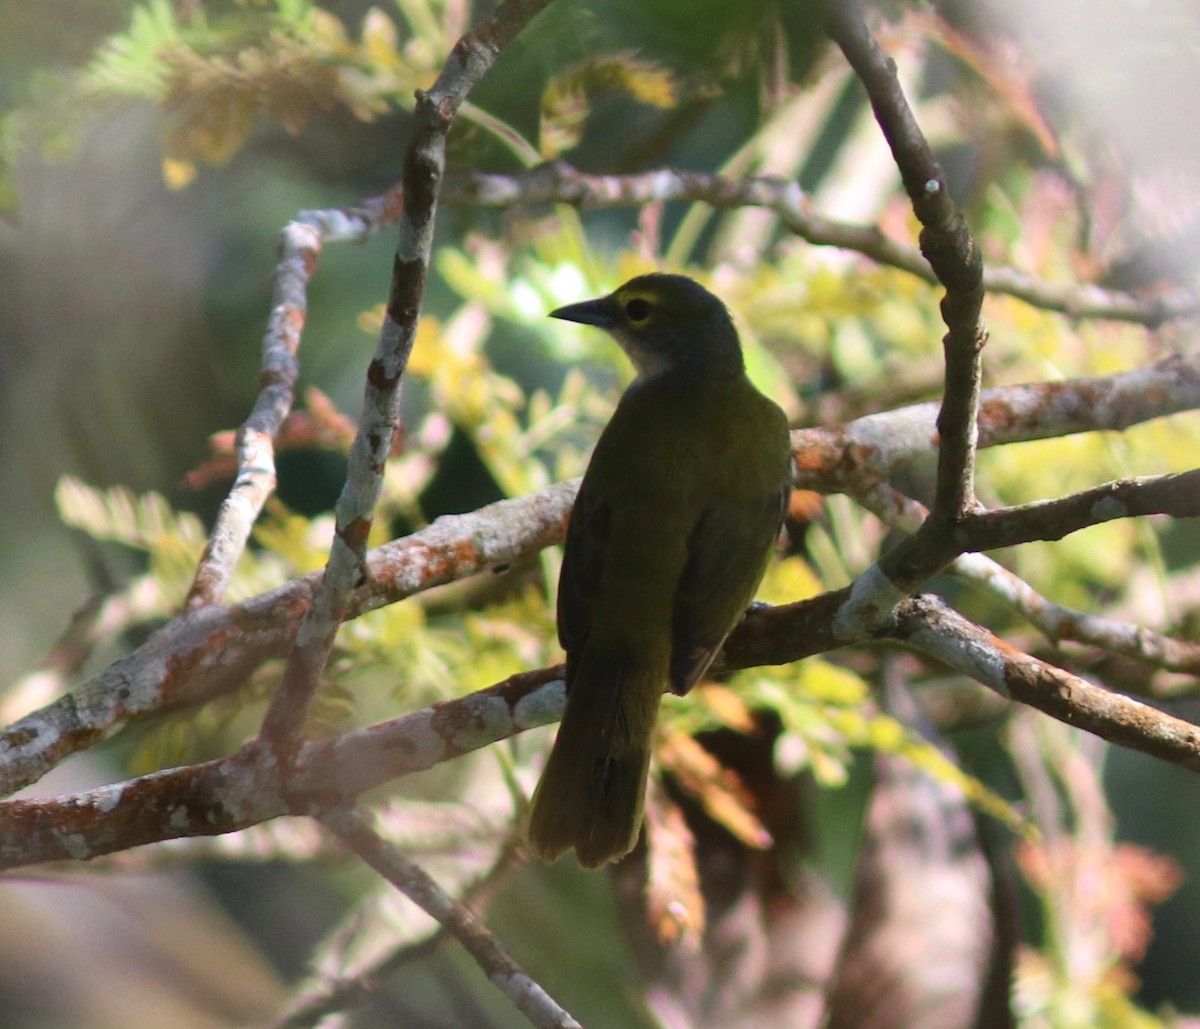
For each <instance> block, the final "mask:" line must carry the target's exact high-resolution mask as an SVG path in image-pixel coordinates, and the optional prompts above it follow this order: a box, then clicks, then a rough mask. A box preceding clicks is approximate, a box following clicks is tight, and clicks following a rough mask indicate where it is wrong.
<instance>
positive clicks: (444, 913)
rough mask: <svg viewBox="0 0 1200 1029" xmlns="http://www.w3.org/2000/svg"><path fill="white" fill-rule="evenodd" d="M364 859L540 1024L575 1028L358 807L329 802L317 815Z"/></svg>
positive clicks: (548, 1028) (459, 905)
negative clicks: (329, 806) (342, 806)
mask: <svg viewBox="0 0 1200 1029" xmlns="http://www.w3.org/2000/svg"><path fill="white" fill-rule="evenodd" d="M318 818H319V819H320V821H321V823H322V824H323V825H324V826H325V827H326V828H327V829H329V830H330V832H332V833H334V834H335V835H336V836H337V837H338V839H340V840H341V841H342V842H343V843H344V844H345V845H346V846H347V847H349V848H350V849H351V850H353V851H354V853H356V854H357V855H358V856H359V857H360V858H362V860H363V861H364V862H366V864H368V865H370V866H371V868H373V869H374V870H375V871H376V872H378V873H379V874H380V875H382V876H383V877H384V878H385V879H387V881H388V882H390V883H391V884H392V885H393V886H395V887H396V889H398V890H399V891H400V892H401V893H403V894H404V895H405V896H406V897H408V898H409V900H411V901H412V902H413V903H414V904H416V905H417V906H418V907H420V908H421V910H422V911H425V912H427V913H428V914H429V915H431V916H432V917H433V918H434V919H436V920H437V922H438V923H439V924H441V925H443V926H445V928H446V929H447V930H448V931H449V932H450V933H451V935H453V936H454V938H455V939H456V940H458V942H459V943H461V944H462V945H463V947H464V948H466V951H467V953H468V954H470V955H471V957H473V958H474V959H475V961H476V963H477V964H478V965H479V967H480V968H481V969H483V972H484V974H485V975H486V976H487V977H488V980H489V981H490V982H491V983H492V985H493V986H495V987H496V988H497V989H498V990H500V991H501V992H502V993H503V994H504V995H505V996H506V997H507V998H508V999H509V1000H511V1001H512V1002H513V1004H514V1005H515V1006H516V1008H517V1010H518V1011H520V1012H521V1013H522V1014H523V1015H524V1016H525V1017H526V1018H528V1019H529V1021H530V1022H531V1023H532V1024H533V1025H535V1026H539V1027H541V1029H579V1022H577V1021H576V1020H575V1019H574V1018H573V1017H572V1016H571V1015H570V1014H569V1013H568V1012H567V1011H566V1010H565V1009H564V1008H563V1007H561V1006H560V1005H559V1004H558V1003H557V1002H556V1001H555V1000H554V998H553V997H551V996H550V994H548V993H547V992H546V991H545V989H543V987H542V986H541V985H540V984H539V983H538V982H536V981H535V980H534V979H532V978H531V977H530V976H529V974H528V973H527V972H526V971H525V970H524V969H523V968H521V966H520V965H518V964H517V962H516V960H515V959H514V958H513V957H512V955H511V954H509V952H508V950H507V949H506V948H505V946H504V945H503V944H502V943H501V942H500V941H499V939H497V938H496V937H495V936H494V935H493V934H492V933H491V932H490V931H489V930H488V928H487V926H485V925H484V924H483V923H482V922H481V921H480V920H479V919H478V918H476V917H475V915H474V914H473V913H472V912H471V911H470V909H469V908H467V906H466V905H465V904H462V903H460V902H459V901H457V900H455V899H454V898H453V897H452V896H450V894H448V893H447V892H446V891H445V890H443V889H442V888H441V887H440V886H439V885H438V884H437V882H436V881H435V880H434V879H433V878H432V877H431V876H430V875H429V874H428V873H427V872H426V871H425V870H424V869H423V868H421V867H420V865H418V864H416V863H415V862H413V861H411V860H410V859H409V858H408V857H407V856H405V855H404V854H402V853H401V852H400V851H399V850H398V849H397V848H396V847H394V846H392V844H390V843H388V841H387V840H385V839H383V837H381V836H380V835H379V834H378V833H376V832H375V830H374V829H372V828H371V826H370V825H369V824H368V823H367V821H366V819H364V818H363V817H362V815H360V814H359V813H358V812H357V811H353V810H351V809H348V808H334V809H332V810H329V811H325V812H323V813H321V814H320V815H318Z"/></svg>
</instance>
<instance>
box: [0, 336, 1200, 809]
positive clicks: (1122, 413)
mask: <svg viewBox="0 0 1200 1029" xmlns="http://www.w3.org/2000/svg"><path fill="white" fill-rule="evenodd" d="M1197 407H1200V355H1177V356H1173V357H1170V358H1167V359H1165V360H1163V361H1159V362H1157V363H1155V364H1153V365H1150V366H1148V367H1146V368H1138V369H1134V370H1132V371H1127V372H1120V373H1117V374H1114V375H1106V376H1095V377H1088V378H1080V379H1074V380H1068V381H1065V382H1057V383H1038V384H1032V385H1024V386H1005V387H1000V388H997V389H992V390H987V391H985V392H984V393H983V395H982V398H981V407H980V419H979V430H980V439H979V445H980V446H984V447H987V446H998V445H1001V444H1005V443H1014V442H1021V441H1025V440H1033V439H1045V438H1048V437H1054V436H1064V435H1068V434H1071V433H1078V432H1088V431H1094V430H1102V429H1107V430H1120V429H1125V428H1128V427H1129V426H1131V425H1134V424H1138V423H1140V422H1144V421H1148V420H1150V419H1153V418H1160V417H1164V416H1167V415H1171V414H1177V413H1179V412H1181V411H1186V410H1194V409H1196V408H1197ZM936 417H937V405H935V404H917V405H914V406H912V407H906V408H899V409H896V410H894V411H887V412H883V413H880V414H875V415H868V416H867V417H864V418H860V419H858V420H856V421H854V422H851V423H849V424H848V425H845V426H833V427H829V428H810V429H799V430H796V431H794V432H793V433H792V443H793V447H794V459H793V470H794V482H795V485H796V486H797V487H799V488H802V489H812V490H817V491H819V492H823V493H837V492H847V493H850V494H851V495H854V496H858V497H861V496H863V495H864V493H865V491H867V490H869V489H871V488H872V487H874V486H875V485H876V484H877V483H879V482H880V481H881V480H882V479H884V478H886V477H887V476H888V475H891V474H892V473H893V472H895V471H897V470H899V469H900V468H903V467H904V466H905V465H906V464H907V463H909V462H910V461H912V460H913V459H915V458H918V457H923V456H926V455H928V454H929V453H930V450H931V448H932V446H933V441H934V438H935V437H934V434H935V432H936V428H935V419H936ZM577 485H578V483H577V482H574V481H573V482H567V483H559V484H557V485H555V486H551V487H548V488H547V489H545V490H542V491H540V492H538V493H535V494H530V495H529V496H525V497H520V498H517V499H514V500H505V501H500V502H499V503H497V504H493V505H490V506H488V507H484V508H481V509H479V510H478V511H475V512H472V513H471V514H466V515H457V516H453V517H447V518H441V519H438V521H436V522H435V523H434V524H433V525H431V526H430V527H429V528H427V529H423V530H421V531H419V532H416V533H414V534H413V535H411V536H408V537H405V538H404V539H401V540H396V541H394V542H392V543H389V544H386V545H385V546H383V547H380V548H378V550H376V551H373V552H372V553H371V554H370V555H368V564H367V573H368V574H367V576H366V579H365V581H364V582H363V584H362V585H361V586H359V587H358V588H357V589H356V590H355V592H354V594H353V595H352V597H351V601H350V603H349V605H348V607H347V609H346V617H347V618H352V617H357V616H358V615H360V614H362V613H363V612H365V611H369V610H372V609H373V608H376V607H380V606H382V605H384V604H388V603H394V602H396V601H398V600H401V599H403V598H404V597H407V596H411V595H412V594H414V593H417V592H419V591H421V590H424V589H428V588H429V587H431V586H435V585H439V584H441V583H445V582H451V581H454V580H456V579H460V578H463V577H465V576H467V575H473V574H475V573H477V572H480V571H483V570H485V569H487V568H492V567H495V566H497V565H501V564H506V563H509V562H511V561H515V560H520V559H521V558H524V557H529V556H530V555H532V554H535V553H537V552H538V551H539V550H540V549H542V548H543V547H546V546H550V545H552V544H554V543H557V542H560V541H561V540H562V537H563V532H564V529H565V525H566V519H567V516H568V514H569V513H570V510H571V504H572V503H573V501H574V497H575V489H576V488H577ZM953 556H954V555H953V553H951V554H950V557H953ZM316 580H317V575H309V576H305V577H303V578H300V579H297V580H294V581H293V582H290V583H287V584H285V585H283V586H281V587H279V588H277V589H275V590H271V591H270V592H268V593H264V594H262V595H260V596H258V597H253V598H251V599H249V600H247V601H244V602H242V603H240V604H234V605H230V606H229V607H227V608H226V607H218V606H215V605H211V606H209V607H204V608H199V609H197V610H194V611H189V612H187V613H185V614H183V615H181V616H180V617H178V618H176V619H174V620H172V621H171V622H169V623H168V624H167V625H166V626H164V627H163V628H162V629H160V630H159V631H158V632H156V633H155V634H154V635H153V636H151V637H150V639H149V640H147V641H146V642H145V643H144V644H142V646H141V647H139V648H138V649H137V650H136V651H134V652H133V653H132V654H130V655H128V656H126V657H124V658H122V659H121V660H120V661H117V662H116V663H115V664H113V665H112V666H110V667H109V668H106V669H104V670H103V671H101V672H99V673H97V674H96V675H94V676H92V677H91V678H90V679H88V680H87V681H86V682H84V683H82V684H81V685H80V686H78V687H76V688H75V689H74V690H73V691H72V692H71V693H70V694H68V695H66V696H64V697H62V698H60V699H58V700H56V701H54V702H52V703H51V704H49V705H47V706H46V707H44V708H42V709H41V710H39V711H36V712H34V713H33V714H31V715H28V716H26V717H25V718H22V719H21V720H20V721H18V722H16V723H14V724H13V725H11V726H9V727H8V728H7V729H6V730H4V731H3V732H0V795H4V796H7V795H9V794H11V793H13V792H15V791H16V790H18V789H20V788H22V787H23V786H27V785H29V784H30V783H32V782H36V781H37V780H38V779H40V778H41V777H42V776H43V775H45V773H46V772H47V771H49V770H50V769H51V768H53V767H54V766H55V765H56V764H57V763H58V762H60V761H62V760H63V759H64V758H66V757H68V756H69V755H71V754H73V753H75V752H77V751H79V750H82V749H85V748H86V747H89V746H91V745H92V744H93V743H95V742H96V741H97V740H99V739H101V738H105V737H108V736H110V735H112V734H113V733H114V732H116V731H117V730H118V729H120V728H121V727H122V726H123V725H125V724H127V723H129V722H131V721H136V720H138V719H140V718H143V717H146V716H148V715H151V714H154V713H156V712H160V711H163V710H167V709H170V708H173V707H181V706H186V705H190V704H197V703H201V702H202V701H204V700H208V699H211V698H212V697H215V696H218V695H219V694H221V693H223V692H227V691H228V690H231V689H234V688H236V687H238V686H239V685H241V684H242V683H244V682H245V681H246V679H247V678H248V677H249V675H250V674H251V673H252V672H253V671H254V669H255V668H257V667H258V666H259V665H261V664H262V663H263V662H264V661H266V660H268V659H270V658H273V657H280V656H282V655H283V654H285V653H286V652H287V647H288V646H289V645H290V643H291V640H292V638H293V636H294V634H295V631H296V626H297V624H298V622H299V620H300V618H301V617H302V616H303V614H304V612H305V611H306V610H307V608H308V605H309V603H310V601H311V597H312V591H313V589H314V586H315V583H316ZM918 585H919V583H918ZM817 621H819V619H816V618H815V617H814V619H813V620H812V622H808V621H806V622H805V623H804V624H805V625H807V626H808V627H809V628H810V629H812V630H813V631H816V630H817V626H816V624H815V623H816V622H817ZM825 632H826V635H825V636H817V637H813V639H814V640H816V639H826V642H827V643H828V644H829V646H835V645H836V643H835V642H833V639H832V636H831V635H829V632H828V626H826V630H825ZM731 642H732V641H731ZM824 649H828V647H826V648H824ZM819 652H820V650H819V649H818V650H811V651H808V653H819Z"/></svg>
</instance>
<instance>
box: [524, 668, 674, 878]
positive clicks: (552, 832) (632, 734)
mask: <svg viewBox="0 0 1200 1029" xmlns="http://www.w3.org/2000/svg"><path fill="white" fill-rule="evenodd" d="M571 671H572V674H571V676H570V678H569V681H568V692H567V707H566V710H565V711H564V713H563V719H562V724H561V725H560V726H559V729H558V737H557V739H555V741H554V748H553V749H552V750H551V751H550V757H549V758H548V759H547V761H546V768H545V770H544V771H543V772H542V779H541V782H539V783H538V787H537V790H536V791H535V792H534V795H533V808H532V811H531V812H530V816H529V827H528V840H529V846H530V848H531V849H532V850H533V852H534V853H535V854H537V855H538V856H539V857H541V858H542V859H543V860H545V861H554V860H557V859H558V858H559V857H561V856H562V855H563V854H565V853H566V852H567V851H569V850H571V849H572V848H573V849H574V850H575V854H576V857H578V859H579V863H580V864H581V865H584V866H585V867H587V868H596V867H598V866H600V865H603V864H605V863H607V862H609V861H616V860H617V859H618V858H621V857H624V856H625V855H626V854H628V853H629V852H630V851H631V850H632V849H633V847H634V844H635V843H637V838H638V831H639V830H640V829H641V825H642V803H643V801H644V799H645V794H646V773H647V770H648V769H649V766H650V749H651V746H652V743H653V737H654V724H655V721H656V719H657V718H658V703H659V700H660V699H661V697H662V683H663V679H664V677H665V673H661V674H660V673H658V672H656V671H655V670H654V669H650V670H646V669H645V667H644V663H641V662H634V661H632V660H630V659H629V658H628V657H617V658H607V657H601V658H596V657H592V656H591V655H589V654H588V653H587V652H586V650H585V652H584V653H583V654H582V655H580V660H579V663H578V665H577V666H576V667H575V668H573V669H572V670H571Z"/></svg>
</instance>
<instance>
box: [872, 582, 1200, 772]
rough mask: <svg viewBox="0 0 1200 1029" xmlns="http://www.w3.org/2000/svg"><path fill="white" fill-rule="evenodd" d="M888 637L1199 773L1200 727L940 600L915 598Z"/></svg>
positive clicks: (1024, 701)
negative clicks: (1035, 654)
mask: <svg viewBox="0 0 1200 1029" xmlns="http://www.w3.org/2000/svg"><path fill="white" fill-rule="evenodd" d="M896 616H897V617H896V623H895V625H894V626H893V627H891V628H890V629H888V630H887V631H886V632H885V633H883V635H886V636H889V637H891V638H893V639H897V640H902V641H904V642H905V643H907V644H909V645H910V646H912V647H915V648H916V649H917V650H920V651H922V652H923V653H925V654H928V655H929V656H930V657H935V658H937V659H938V660H939V661H941V662H943V663H944V664H947V665H949V666H950V667H951V668H954V669H956V670H957V671H959V672H962V673H963V674H964V675H968V676H970V677H971V678H972V679H975V680H977V681H978V682H981V683H983V684H984V685H985V686H988V687H990V688H991V689H993V690H995V691H996V692H998V693H999V694H1000V695H1001V696H1003V697H1006V698H1010V699H1012V700H1017V701H1020V702H1021V703H1022V704H1026V705H1028V706H1029V707H1033V708H1037V709H1038V710H1039V711H1042V712H1044V713H1045V714H1048V715H1050V716H1051V717H1053V718H1057V719H1058V720H1059V721H1060V722H1066V723H1067V724H1068V725H1073V726H1076V727H1078V728H1080V729H1086V730H1087V731H1088V732H1090V733H1094V734H1095V735H1096V736H1100V737H1101V738H1103V739H1106V740H1108V741H1109V742H1110V743H1116V744H1119V745H1120V746H1123V747H1128V748H1130V749H1131V750H1137V751H1140V752H1141V753H1143V754H1149V755H1150V756H1151V757H1157V758H1161V759H1162V760H1164V761H1169V762H1171V763H1172V764H1175V765H1179V766H1180V767H1182V768H1187V769H1190V770H1191V771H1193V772H1200V727H1198V726H1195V725H1192V724H1191V723H1190V722H1185V721H1183V719H1180V718H1175V717H1174V716H1172V715H1169V714H1166V713H1164V712H1162V711H1159V710H1158V709H1157V708H1153V707H1150V706H1149V705H1148V704H1144V703H1142V702H1141V701H1138V700H1134V699H1133V698H1131V697H1126V696H1124V695H1122V694H1120V693H1114V692H1112V691H1111V690H1106V689H1104V688H1102V687H1100V686H1096V685H1095V684H1093V683H1090V682H1088V681H1087V680H1086V679H1081V678H1080V677H1079V676H1077V675H1071V674H1070V673H1069V672H1064V671H1063V670H1062V669H1060V668H1055V667H1054V666H1053V665H1049V664H1046V663H1045V662H1044V661H1038V660H1035V659H1034V658H1032V657H1030V656H1029V655H1028V654H1023V653H1021V652H1020V651H1019V650H1017V649H1016V648H1015V647H1012V646H1010V645H1009V644H1007V643H1005V642H1004V640H1002V639H1000V638H999V637H997V636H993V635H992V634H991V633H990V632H988V631H987V630H986V629H983V628H980V627H979V626H978V625H974V624H973V623H971V622H969V621H968V620H967V619H966V618H964V617H963V616H962V615H960V614H958V612H956V611H952V610H951V609H950V608H948V607H947V606H946V605H945V604H944V603H943V602H942V601H941V600H939V599H938V598H936V597H931V596H920V597H913V598H911V599H909V600H907V601H905V602H904V603H903V604H901V605H900V607H899V608H898V609H897V612H896Z"/></svg>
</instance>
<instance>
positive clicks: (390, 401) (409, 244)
mask: <svg viewBox="0 0 1200 1029" xmlns="http://www.w3.org/2000/svg"><path fill="white" fill-rule="evenodd" d="M547 3H549V0H505V2H504V3H502V4H500V6H499V7H498V8H497V9H496V10H495V12H494V13H493V14H492V15H490V16H489V17H487V18H485V19H484V20H483V21H482V22H480V24H479V25H477V26H476V27H475V28H474V29H472V30H471V31H470V32H468V33H467V34H466V35H465V36H463V37H462V38H461V39H460V40H459V41H458V42H457V43H456V44H455V45H454V48H453V50H452V51H451V52H450V56H449V58H448V60H447V61H446V64H445V67H444V68H443V69H442V72H441V74H440V75H438V77H437V81H436V82H434V84H433V86H432V87H431V88H430V90H429V91H428V92H423V91H418V93H417V106H416V111H415V120H416V125H415V127H414V129H413V134H412V139H411V140H410V142H409V145H408V150H407V153H406V156H405V162H404V177H403V186H404V204H403V208H402V210H401V214H400V238H399V242H398V243H397V246H396V256H395V260H394V262H393V267H392V282H391V288H390V290H389V293H388V300H387V305H386V311H385V314H384V320H383V326H382V328H381V329H380V333H379V343H378V346H377V348H376V351H375V356H374V358H372V360H371V364H370V367H369V368H368V370H367V376H366V386H365V389H364V395H363V406H362V413H361V415H360V417H359V428H358V433H357V435H356V436H355V439H354V443H353V445H352V446H351V448H350V456H349V461H348V467H347V470H346V484H345V486H344V487H343V489H342V493H341V496H340V497H339V498H338V502H337V504H336V506H335V508H334V514H335V520H336V525H335V529H334V540H333V545H332V546H331V548H330V551H329V562H328V564H327V565H326V567H325V574H324V575H323V576H322V577H321V580H320V583H319V585H318V587H317V590H316V592H315V594H314V596H313V600H312V603H311V604H310V605H309V608H308V610H307V611H306V612H305V615H304V620H303V622H302V624H301V625H300V628H299V629H298V631H297V633H296V638H295V640H294V641H293V643H292V649H291V650H290V652H289V653H288V661H287V666H286V668H285V670H284V673H283V678H282V681H281V682H280V685H279V687H278V689H277V690H276V691H275V694H274V696H273V697H272V698H271V703H270V706H269V707H268V709H267V714H266V718H265V719H264V720H263V726H262V732H261V736H262V739H263V740H265V741H266V742H267V743H268V744H269V745H270V747H271V748H272V750H274V751H275V753H276V755H277V756H278V757H279V758H281V759H284V760H286V759H289V758H290V756H291V754H292V752H293V750H294V748H295V746H296V744H297V741H298V738H299V733H300V730H301V728H302V726H303V725H304V720H305V717H306V715H307V712H308V706H309V702H310V701H311V699H312V695H313V693H314V692H315V691H316V689H317V685H318V682H319V679H320V675H321V672H322V671H323V670H324V668H325V663H326V661H327V660H328V657H329V652H330V650H331V648H332V646H333V641H334V638H335V637H336V635H337V631H338V627H339V626H340V625H341V623H342V621H343V620H344V619H345V617H346V611H347V609H348V607H349V604H350V599H351V596H352V594H353V592H354V589H355V588H356V587H357V586H358V585H359V584H360V583H361V582H362V580H363V579H364V577H365V576H366V575H367V567H366V547H367V536H368V534H369V532H370V528H371V524H372V521H373V519H374V515H375V505H376V504H377V503H378V500H379V494H380V490H381V489H382V486H383V470H384V465H385V463H386V461H387V458H388V454H389V452H390V450H391V446H392V437H393V435H394V434H395V431H396V426H397V425H398V424H399V421H400V381H401V378H402V377H403V375H404V370H405V367H406V366H407V364H408V357H409V354H410V353H411V352H412V345H413V340H414V339H415V338H416V332H417V319H418V316H419V314H420V310H421V302H422V299H423V298H424V293H425V277H426V274H427V272H428V269H429V258H430V254H431V252H432V249H433V226H434V217H435V214H436V211H437V201H438V191H439V189H440V187H441V181H442V174H443V171H444V169H445V163H446V136H447V134H448V133H449V131H450V126H451V125H452V124H453V123H454V116H455V114H456V113H457V111H458V108H459V106H460V105H461V104H462V102H463V101H464V100H465V99H466V97H467V94H468V93H469V92H470V91H471V88H472V87H473V86H474V85H475V84H476V83H477V82H478V81H479V80H480V79H481V78H482V77H483V76H484V75H485V74H486V73H487V71H488V70H489V69H490V68H491V66H492V64H493V63H494V62H495V60H496V57H497V56H498V55H499V53H500V51H501V50H502V49H503V48H504V46H505V44H507V43H508V42H509V41H511V40H512V39H513V38H514V37H515V36H516V34H517V33H518V32H520V30H521V29H522V28H523V27H524V26H525V25H526V24H527V23H528V22H529V20H530V19H531V18H532V17H533V16H534V15H535V14H537V13H538V12H539V11H540V10H541V9H542V8H543V7H545V6H546V5H547Z"/></svg>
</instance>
